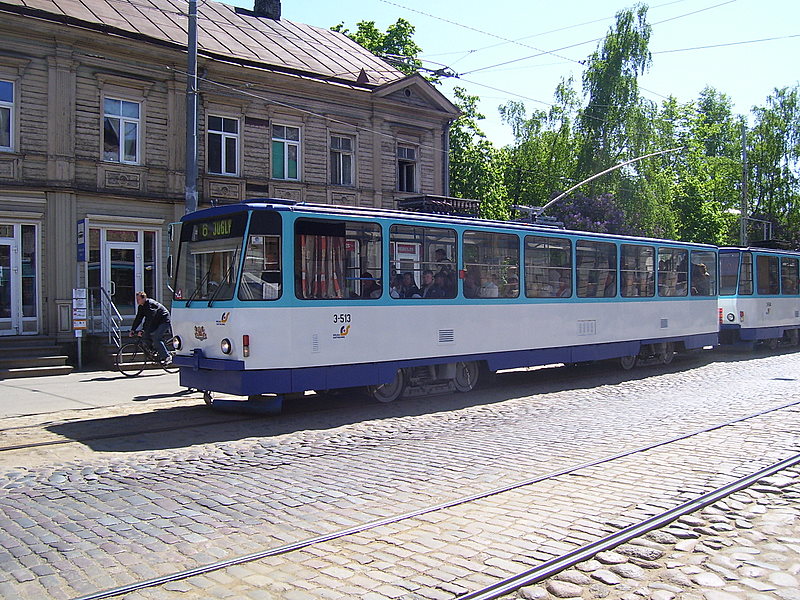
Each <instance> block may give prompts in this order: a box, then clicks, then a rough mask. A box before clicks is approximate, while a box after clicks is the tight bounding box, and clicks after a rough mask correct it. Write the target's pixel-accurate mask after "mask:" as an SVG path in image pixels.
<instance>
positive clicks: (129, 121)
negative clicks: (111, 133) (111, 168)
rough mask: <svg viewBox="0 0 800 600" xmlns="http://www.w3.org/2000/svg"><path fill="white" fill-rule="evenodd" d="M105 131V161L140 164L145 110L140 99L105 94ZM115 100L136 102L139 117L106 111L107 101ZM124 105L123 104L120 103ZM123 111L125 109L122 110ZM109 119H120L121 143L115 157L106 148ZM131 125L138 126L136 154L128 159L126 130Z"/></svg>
mask: <svg viewBox="0 0 800 600" xmlns="http://www.w3.org/2000/svg"><path fill="white" fill-rule="evenodd" d="M102 100H103V124H102V125H103V129H102V131H103V133H102V137H103V139H102V148H103V150H102V151H103V161H104V162H112V163H119V164H123V165H138V164H140V162H141V158H140V157H141V147H142V112H143V109H144V107H143V104H142V102H141V101H139V100H130V99H128V98H120V97H116V96H111V95H108V96H103V99H102ZM107 100H113V101H116V102H121V103H127V104H135V105H136V107H137V112H138V114H139V116H138V117H136V118H134V117H125V116H123V115H122V114H119V115H113V114H109V113H107V112H106V101H107ZM120 106H122V105H120ZM120 112H123V111H120ZM109 119H113V120H116V121H118V123H119V129H118V136H119V145H118V147H117V153H116V156H115V157H111V156H110V155H109V154H108V151H107V150H106V138H105V136H106V121H107V120H109ZM129 125H135V126H136V136H135V137H136V155H135V156H134V157H133V159H128V158H126V157H125V142H126V139H127V135H126V132H125V130H126V129H127V127H128V126H129Z"/></svg>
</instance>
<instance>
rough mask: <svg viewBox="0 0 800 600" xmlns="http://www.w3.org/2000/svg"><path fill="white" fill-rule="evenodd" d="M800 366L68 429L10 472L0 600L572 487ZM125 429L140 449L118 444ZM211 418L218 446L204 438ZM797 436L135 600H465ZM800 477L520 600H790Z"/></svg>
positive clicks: (757, 432)
mask: <svg viewBox="0 0 800 600" xmlns="http://www.w3.org/2000/svg"><path fill="white" fill-rule="evenodd" d="M799 366H800V357H798V356H796V355H793V354H780V355H774V356H767V355H763V354H762V355H758V354H756V355H752V356H751V355H734V356H720V355H718V356H716V357H713V358H707V357H702V358H701V359H699V360H696V361H694V362H692V361H687V360H684V361H676V363H675V364H673V366H672V367H670V368H669V369H666V370H659V369H657V368H642V369H639V370H636V371H633V372H631V373H623V372H620V371H617V370H614V368H613V367H612V366H610V365H603V366H594V367H591V368H590V369H588V370H585V371H581V370H577V369H567V368H559V369H540V370H533V371H529V372H514V373H505V374H501V375H499V377H498V382H497V384H496V385H494V386H492V387H489V388H485V389H482V390H479V391H476V392H473V393H470V394H465V395H459V394H455V395H450V396H438V397H433V398H424V399H414V400H404V401H400V402H397V403H394V404H388V405H376V404H369V403H366V401H353V402H349V401H341V400H339V401H334V400H331V402H337V406H336V407H335V408H332V409H330V410H328V409H323V408H321V407H320V406H317V407H316V408H313V409H311V410H308V411H305V412H298V413H295V414H286V415H283V416H279V417H271V418H246V419H236V420H231V419H230V416H224V415H220V414H217V413H211V412H209V411H207V410H206V409H205V408H204V407H202V406H201V405H202V400H201V399H199V398H197V397H194V396H191V395H186V396H184V397H182V398H180V399H166V398H165V399H163V400H161V401H159V402H156V403H153V404H151V405H150V406H149V408H145V407H142V406H141V405H136V406H133V405H127V406H116V407H109V408H102V409H96V410H93V411H90V412H86V413H85V414H83V416H81V417H80V418H78V417H77V416H76V415H74V414H71V415H69V416H67V415H66V414H59V413H55V414H50V415H48V416H47V421H48V423H49V424H46V425H45V426H44V429H45V430H46V433H47V435H49V436H51V437H52V436H60V437H65V438H71V439H74V438H76V437H82V438H83V437H85V438H87V439H88V438H89V437H91V435H95V437H97V438H98V439H94V440H93V441H87V442H85V443H83V444H69V445H65V446H61V447H54V448H55V449H53V448H51V449H48V450H43V449H39V450H36V449H32V450H29V451H26V452H25V453H24V454H20V453H19V451H15V454H14V456H12V457H11V458H3V456H2V455H0V459H2V462H0V468H2V472H0V488H2V490H3V494H2V498H0V529H2V534H0V535H2V538H3V539H2V544H0V545H2V547H3V548H4V550H0V567H2V569H0V596H2V597H8V598H26V599H27V598H31V599H33V598H42V597H51V598H73V597H77V596H80V595H82V594H91V593H93V592H96V591H99V590H102V589H106V588H112V587H115V586H119V585H123V584H128V583H131V582H134V581H141V580H145V579H149V578H154V577H157V576H159V575H163V574H168V573H173V572H176V571H181V570H183V569H188V568H193V567H196V566H200V565H206V564H210V563H214V562H216V561H219V560H221V559H225V558H230V557H236V556H242V555H245V554H249V553H253V552H260V551H263V550H265V549H270V548H277V547H281V546H283V545H286V544H289V543H294V542H299V541H302V540H308V539H311V538H314V537H316V536H320V535H326V534H330V533H333V532H336V531H339V530H342V529H344V528H347V527H352V526H355V525H360V524H365V523H370V522H373V521H376V520H380V519H384V518H387V517H390V516H395V515H402V514H405V513H409V512H411V511H415V510H424V509H426V508H428V507H430V506H433V505H437V504H440V503H444V502H448V501H452V500H456V499H458V498H462V497H464V496H470V495H474V494H481V493H485V492H489V491H492V490H495V489H497V488H500V487H503V486H505V485H508V484H510V483H513V482H517V481H524V480H528V479H530V478H533V477H536V476H546V475H548V474H553V473H555V472H558V471H561V470H564V469H568V468H574V467H577V466H579V465H584V464H586V463H588V462H590V461H594V460H598V459H601V458H604V457H611V456H614V455H616V454H619V453H621V452H622V451H624V450H633V449H636V448H641V447H643V446H646V445H648V444H654V443H660V442H664V441H666V440H669V439H671V438H675V437H678V436H681V435H686V434H690V433H695V432H698V431H700V430H703V429H706V428H708V427H711V426H714V425H718V424H721V423H724V422H727V421H731V420H733V419H737V418H743V417H746V416H748V415H752V414H753V413H756V412H759V411H765V410H769V409H778V407H782V406H785V405H789V404H790V403H792V402H796V401H797V400H798V397H797V393H796V389H797V382H796V380H795V379H794V377H793V374H794V373H796V372H798V367H799ZM126 411H127V412H131V413H133V414H131V416H130V417H128V418H129V419H132V420H135V422H136V423H137V424H138V425H141V427H140V428H139V429H136V428H134V429H133V431H135V432H136V435H134V436H131V437H126V438H105V439H99V436H98V433H99V432H103V431H108V430H109V429H110V428H112V429H113V428H114V427H117V426H118V425H119V423H120V422H121V421H124V420H125V417H124V415H125V414H126ZM197 415H200V416H202V417H203V419H204V420H205V421H209V420H210V421H214V420H215V419H216V420H217V421H218V425H214V426H209V425H208V424H203V425H192V423H194V422H193V421H191V419H193V418H199V417H197ZM87 417H89V418H87ZM59 418H60V419H61V421H59ZM76 419H77V420H76ZM31 422H32V421H31V418H27V421H26V420H25V419H23V418H21V417H20V418H19V419H18V420H17V421H14V420H12V419H8V418H7V419H5V422H4V425H3V429H8V428H9V427H11V426H14V427H22V426H23V425H30V423H31ZM181 422H184V423H187V426H186V427H185V428H184V429H183V430H169V431H167V430H166V428H167V427H168V426H169V425H170V424H176V423H181ZM156 423H157V425H158V427H159V428H160V429H162V430H161V431H155V424H156ZM798 426H800V412H798V408H797V407H794V408H793V407H787V408H783V409H781V410H774V411H773V412H770V413H766V414H764V415H762V416H759V417H754V418H752V419H748V420H746V421H742V422H741V423H739V424H735V425H731V426H729V427H725V428H721V429H718V430H715V431H710V432H706V433H702V434H698V435H697V436H695V437H694V438H688V439H686V440H684V441H681V442H678V443H675V444H671V445H669V446H664V447H662V448H654V449H652V450H650V451H648V452H647V453H646V454H642V455H636V456H633V457H631V458H628V459H621V460H618V461H615V462H613V463H609V465H608V466H593V467H585V468H583V469H580V470H578V471H575V472H574V473H572V474H568V475H562V476H560V477H558V478H555V479H548V480H546V481H543V482H541V483H539V484H536V485H528V486H523V487H521V488H519V489H517V490H514V491H513V492H509V493H503V494H497V495H491V496H488V497H487V498H486V499H484V500H479V501H477V502H473V503H467V504H463V505H460V506H456V507H453V508H449V509H447V510H443V511H435V512H430V513H426V514H424V515H422V516H420V517H418V518H417V519H416V521H414V522H413V524H412V525H409V523H407V522H400V523H397V524H393V525H385V526H382V527H378V528H374V529H370V530H367V531H365V532H363V533H360V534H357V535H355V536H350V537H347V538H342V539H341V540H335V541H331V542H327V543H325V544H320V545H316V546H313V547H310V548H307V549H305V550H302V551H300V552H293V553H287V554H282V555H281V556H276V557H272V558H269V559H265V560H260V561H255V562H246V563H243V564H241V565H238V566H234V567H228V568H227V569H219V570H214V571H212V572H210V573H208V574H206V575H204V576H201V577H194V578H191V579H187V580H180V581H175V582H172V583H170V584H167V585H166V586H161V587H156V588H146V589H142V590H140V591H136V592H131V593H129V594H127V596H126V597H128V598H171V597H175V598H208V597H212V598H215V597H219V598H292V599H298V600H300V599H304V598H348V597H350V598H361V597H364V598H370V599H372V598H374V599H378V598H409V599H411V598H432V599H436V598H442V599H444V598H455V597H457V596H458V595H460V594H464V593H467V592H469V591H472V590H475V589H478V588H480V587H482V586H484V585H488V584H489V583H492V581H493V580H494V579H496V578H498V577H505V576H508V575H510V574H513V573H516V572H520V571H524V570H525V569H527V568H530V567H531V566H534V565H536V564H537V563H540V562H541V561H543V560H547V559H549V558H552V557H553V556H555V555H557V554H558V553H559V552H564V551H566V550H569V549H571V548H574V547H576V546H579V545H582V544H585V543H587V542H589V541H591V540H593V539H596V538H597V537H602V536H603V535H607V534H608V533H611V532H613V531H614V530H615V529H616V528H619V527H622V526H625V525H626V524H628V523H629V522H632V521H634V520H636V519H639V518H641V517H642V516H643V515H647V514H649V513H650V512H652V511H653V510H654V509H655V508H659V507H663V506H667V505H669V504H670V503H673V504H674V503H679V502H682V501H684V500H686V499H687V498H690V497H691V496H692V495H695V494H697V493H699V492H700V491H702V489H703V488H705V487H708V486H712V485H719V483H720V482H725V481H727V480H730V479H733V478H735V477H739V476H742V475H744V474H746V472H752V471H755V470H757V469H758V468H759V467H760V466H766V465H767V464H769V463H771V462H775V461H777V460H781V459H782V458H785V457H786V456H788V455H789V454H794V453H797V451H798V445H799V444H798V437H797V428H798ZM8 431H11V430H10V429H8ZM147 431H154V432H153V433H147ZM798 477H799V476H798V472H797V470H796V469H789V470H787V471H786V472H784V473H782V474H780V475H776V476H774V477H773V478H771V479H770V480H769V481H768V482H766V483H760V484H758V485H756V486H752V487H751V488H748V489H746V490H744V491H742V492H738V493H737V494H735V495H734V496H732V497H731V498H730V499H728V500H727V501H723V502H722V503H719V504H717V505H714V506H713V507H709V508H706V509H705V510H704V511H703V512H702V513H698V514H696V515H691V516H687V517H682V518H681V519H680V520H679V521H677V522H676V523H674V524H673V525H672V526H669V527H667V528H666V529H664V530H659V531H656V532H653V533H651V534H648V536H646V537H645V538H643V539H640V540H634V541H633V542H631V543H629V544H627V545H625V546H623V547H620V548H618V549H617V550H615V551H613V552H605V553H601V554H600V555H598V556H597V557H596V558H595V559H593V560H592V561H588V562H587V563H583V564H582V565H579V566H578V567H577V568H576V569H572V570H569V571H565V572H563V573H561V574H559V575H556V576H555V577H553V578H552V579H550V580H547V581H545V582H542V583H539V584H536V585H532V586H527V587H525V588H523V589H522V590H520V591H519V592H518V593H517V594H518V595H519V596H520V597H527V598H546V597H558V598H568V597H583V598H602V597H608V598H642V597H644V598H654V599H656V600H671V599H673V598H677V599H678V600H683V599H686V600H697V599H703V598H705V599H706V600H726V599H728V598H748V599H749V598H753V599H754V600H758V599H760V598H781V599H783V600H795V599H796V598H798V595H797V592H796V589H797V585H796V579H795V578H796V577H797V576H798V571H800V535H798V519H797V511H798V509H800V500H799V499H800V487H798V481H800V479H798ZM478 515H482V516H480V517H478ZM487 515H491V517H490V518H489V520H488V521H487ZM477 518H480V520H476V519H477ZM398 540H399V541H398ZM631 548H633V550H631ZM793 582H794V583H793ZM793 594H794V595H793Z"/></svg>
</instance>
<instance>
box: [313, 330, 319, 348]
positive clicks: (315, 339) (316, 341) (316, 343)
mask: <svg viewBox="0 0 800 600" xmlns="http://www.w3.org/2000/svg"><path fill="white" fill-rule="evenodd" d="M311 352H319V334H318V333H315V334H313V335H312V336H311Z"/></svg>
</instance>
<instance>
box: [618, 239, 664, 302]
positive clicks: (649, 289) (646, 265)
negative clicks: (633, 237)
mask: <svg viewBox="0 0 800 600" xmlns="http://www.w3.org/2000/svg"><path fill="white" fill-rule="evenodd" d="M654 257H655V248H653V247H652V246H636V245H633V244H622V246H621V248H620V263H619V269H620V272H619V276H620V295H621V296H623V297H625V298H636V297H652V296H654V295H655V293H656V277H655V275H656V271H655V264H654V262H655V261H654Z"/></svg>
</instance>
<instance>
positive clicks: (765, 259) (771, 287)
mask: <svg viewBox="0 0 800 600" xmlns="http://www.w3.org/2000/svg"><path fill="white" fill-rule="evenodd" d="M778 265H779V263H778V257H777V256H767V255H766V254H759V255H757V256H756V281H757V282H758V283H757V288H756V289H757V290H758V293H759V294H764V295H766V296H774V295H776V294H779V293H780V273H779V270H778V269H779V267H778Z"/></svg>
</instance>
